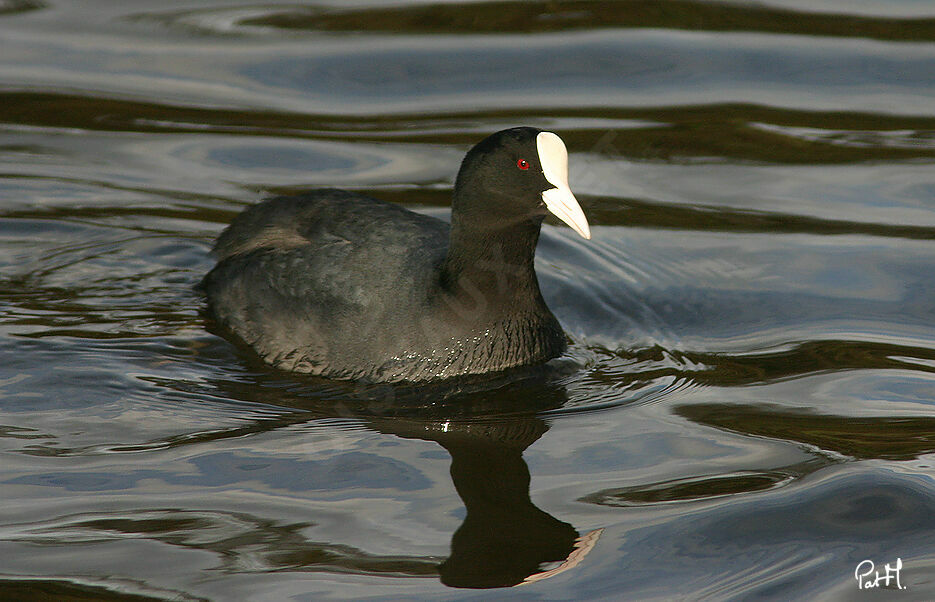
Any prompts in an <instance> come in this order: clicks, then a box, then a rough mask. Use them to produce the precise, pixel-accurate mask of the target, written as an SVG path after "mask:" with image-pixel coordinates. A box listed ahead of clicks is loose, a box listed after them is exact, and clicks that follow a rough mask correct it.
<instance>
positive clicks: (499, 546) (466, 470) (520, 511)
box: [376, 417, 578, 588]
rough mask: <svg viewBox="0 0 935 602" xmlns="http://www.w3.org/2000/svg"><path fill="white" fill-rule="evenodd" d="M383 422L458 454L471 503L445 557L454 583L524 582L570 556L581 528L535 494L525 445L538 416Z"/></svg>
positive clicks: (457, 473)
mask: <svg viewBox="0 0 935 602" xmlns="http://www.w3.org/2000/svg"><path fill="white" fill-rule="evenodd" d="M376 426H377V428H378V429H379V430H381V431H383V432H392V433H395V434H399V435H402V436H413V437H417V438H419V439H425V440H432V441H435V442H437V443H438V444H439V445H441V446H442V447H444V448H445V449H446V450H448V452H449V453H450V454H451V478H452V480H453V481H454V485H455V489H456V490H457V491H458V495H459V496H460V497H461V500H462V501H463V502H464V505H465V507H466V508H467V516H466V517H465V519H464V522H463V523H462V524H461V526H460V527H459V528H458V530H457V531H456V532H455V534H454V536H453V537H452V540H451V555H450V556H449V557H448V559H447V560H445V561H444V562H442V563H441V565H439V573H440V575H441V580H442V582H443V583H445V584H446V585H449V586H452V587H471V588H484V587H503V586H510V585H517V584H519V583H522V582H523V581H524V580H526V579H527V578H529V577H530V576H532V575H535V574H537V573H540V572H541V570H540V567H542V565H543V564H546V563H558V562H565V561H566V560H567V559H568V557H569V556H570V555H571V553H572V552H573V551H574V550H575V545H576V543H577V538H578V532H577V531H575V529H574V527H572V526H571V525H569V524H568V523H566V522H563V521H560V520H558V519H557V518H555V517H553V516H551V515H549V514H547V513H546V512H543V511H542V510H540V509H539V508H537V507H536V506H535V504H533V503H532V500H530V498H529V482H530V477H529V468H528V467H527V465H526V462H525V461H524V460H523V457H522V455H523V451H524V450H525V449H526V448H527V447H529V445H531V444H532V443H533V442H534V441H536V440H537V439H538V438H539V437H540V436H542V434H543V433H544V432H545V431H546V430H547V428H548V427H547V426H546V424H545V422H543V421H542V420H541V419H539V418H535V417H529V418H515V419H510V420H503V421H499V420H498V421H484V422H471V421H467V422H457V421H444V422H433V423H426V422H409V421H382V422H380V423H379V425H376Z"/></svg>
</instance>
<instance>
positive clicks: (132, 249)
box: [0, 0, 935, 600]
mask: <svg viewBox="0 0 935 602" xmlns="http://www.w3.org/2000/svg"><path fill="white" fill-rule="evenodd" d="M397 4H398V3H373V4H371V5H370V6H369V7H368V6H364V7H363V8H360V7H358V8H356V9H354V10H351V9H349V8H348V6H349V5H348V4H344V5H340V6H336V7H334V9H333V10H322V11H319V12H316V11H310V10H305V9H295V8H294V7H283V6H281V5H277V6H269V7H264V6H263V5H258V4H257V3H255V2H254V3H243V6H238V5H234V4H231V5H230V6H229V7H226V8H221V9H216V8H208V9H205V8H203V7H197V6H196V7H192V6H191V5H188V4H186V3H183V2H170V3H168V4H166V3H160V4H158V5H156V4H153V3H152V2H150V1H148V0H140V1H134V2H125V3H120V4H113V3H99V4H92V5H87V4H67V3H65V4H61V5H59V4H55V3H46V4H39V3H29V2H0V35H3V36H4V39H5V42H4V52H3V53H2V55H0V357H2V358H3V361H2V362H0V398H2V399H3V403H2V405H0V454H2V457H3V459H2V462H0V497H2V499H3V500H4V511H3V513H2V517H0V598H10V599H36V598H38V597H40V592H46V593H48V592H52V593H53V595H55V596H58V597H59V598H65V597H66V596H69V595H78V594H79V593H80V594H82V595H85V596H88V595H90V596H92V597H95V596H96V597H98V598H105V599H106V598H109V599H123V598H126V599H140V598H139V597H137V598H133V596H141V597H147V596H148V597H152V598H177V599H235V598H236V599H258V600H261V599H270V600H276V599H284V598H287V597H295V598H296V599H322V598H327V597H331V598H345V599H347V598H351V599H356V598H361V597H364V596H368V597H386V598H396V599H398V598H401V597H402V598H405V597H414V598H422V599H434V598H438V597H441V596H446V597H449V596H457V595H459V594H461V595H470V592H469V591H467V590H464V589H452V588H480V587H498V586H506V585H516V584H518V583H521V582H523V581H524V579H526V578H528V577H529V576H530V575H531V574H533V575H536V574H538V575H539V577H537V578H535V577H534V578H533V581H532V582H531V583H527V584H525V585H523V586H522V587H520V588H519V589H516V590H512V593H515V595H517V596H530V597H548V598H562V599H565V598H574V599H586V598H608V597H617V596H620V595H624V596H625V597H630V598H643V599H653V598H656V599H671V598H672V597H673V596H684V595H691V596H692V597H694V598H703V597H705V596H707V597H709V598H714V599H723V598H731V597H749V596H753V595H760V596H765V597H778V598H783V599H790V598H824V599H850V598H852V597H853V595H854V592H855V591H856V586H857V584H856V581H854V577H853V572H854V568H855V567H856V566H857V564H858V563H859V562H860V561H862V560H864V559H867V558H869V559H872V560H874V562H876V563H877V564H878V565H882V564H884V563H886V562H892V561H894V560H895V559H896V558H897V557H899V558H901V559H902V562H903V565H904V567H905V569H904V574H903V583H904V584H908V586H909V587H910V588H911V594H912V595H913V596H916V597H917V598H919V599H922V598H926V597H929V598H930V597H932V595H933V594H935V589H933V587H935V586H933V585H932V580H931V577H930V575H931V574H932V570H933V569H935V556H933V554H932V550H931V546H930V542H931V539H932V535H933V532H935V523H933V522H932V520H933V519H932V517H935V512H933V505H935V485H933V482H932V477H933V475H935V466H933V458H935V455H933V454H935V437H933V433H935V423H933V420H935V418H933V414H932V403H933V395H932V391H933V390H935V389H933V383H935V376H933V373H935V330H933V324H935V321H933V319H932V316H933V315H935V284H933V282H935V281H933V279H932V277H931V274H932V273H933V272H935V270H933V264H935V248H933V246H932V240H933V238H935V212H933V211H932V208H933V206H935V170H933V168H932V162H933V158H935V145H933V144H932V141H933V140H935V133H933V132H935V104H933V102H932V100H931V99H932V98H933V97H935V79H933V75H932V74H933V73H935V46H933V42H935V26H933V23H935V13H932V11H931V9H930V8H929V7H923V6H921V5H920V4H919V3H914V2H903V3H886V4H883V3H877V2H872V1H863V0H861V1H859V2H854V3H848V5H847V6H843V5H840V4H835V5H834V6H833V7H832V6H826V5H827V3H820V4H819V5H810V6H809V7H805V8H807V9H808V10H811V11H812V12H811V13H804V14H803V13H797V12H795V11H797V10H804V8H803V7H802V5H801V3H799V2H797V1H795V0H789V1H784V2H773V3H769V4H767V5H762V6H761V5H757V6H753V5H747V4H737V5H730V4H728V5H723V4H709V3H704V2H692V1H685V2H671V3H668V4H667V5H666V6H667V7H668V8H669V12H665V11H663V12H660V11H659V9H658V6H660V5H659V4H658V3H652V2H640V1H633V2H619V3H612V2H577V3H569V2H564V1H560V2H551V3H543V2H529V3H517V2H504V3H499V4H496V5H491V6H479V5H472V6H461V5H460V3H459V5H456V6H453V7H447V6H445V5H432V4H428V5H426V4H420V3H409V4H405V5H402V6H399V5H397ZM484 10H490V13H489V14H487V18H486V20H485V19H465V15H470V14H471V13H470V11H484ZM355 11H356V12H355ZM894 15H900V16H901V17H895V16H894ZM485 28H486V29H485ZM517 124H530V125H536V126H539V127H546V128H550V129H553V130H555V131H556V132H558V133H559V134H560V135H561V136H562V138H563V139H565V140H566V142H567V143H568V147H569V150H570V152H571V182H572V187H573V188H574V189H575V190H576V192H577V193H578V194H579V198H580V199H581V200H582V202H583V205H584V207H585V209H586V212H587V213H588V215H589V219H590V220H591V222H592V224H593V225H594V228H593V231H594V238H593V240H592V241H590V242H587V241H582V240H580V239H579V238H577V237H576V236H575V235H574V234H573V233H572V232H570V231H569V230H568V229H567V228H563V227H558V226H554V225H547V226H546V227H545V228H544V230H543V237H542V240H541V242H540V247H539V253H538V256H537V268H538V272H539V275H540V280H541V283H542V288H543V292H544V294H545V296H546V298H547V301H548V302H549V304H550V307H552V309H553V311H554V312H555V313H556V315H557V316H558V317H559V319H560V320H561V322H562V323H563V325H564V327H565V328H566V331H567V332H568V334H569V336H570V337H571V339H572V341H573V344H572V346H571V348H570V349H569V352H568V354H567V355H566V356H565V357H563V358H561V359H560V360H558V361H556V362H553V363H552V364H551V365H549V366H547V367H545V368H544V369H542V370H535V371H531V372H528V373H527V372H524V373H523V374H517V375H509V376H508V377H505V378H502V379H500V380H497V381H494V382H482V383H462V384H460V385H459V387H460V388H458V389H455V390H453V389H452V387H450V386H448V385H444V386H438V387H424V388H419V389H412V388H407V387H402V386H392V387H391V386H381V385H362V384H359V383H358V384H353V383H337V382H328V381H324V380H320V379H310V378H300V377H294V376H290V375H286V374H282V373H277V372H274V371H271V370H269V369H267V368H265V367H263V366H261V365H258V364H257V363H256V361H255V360H254V359H253V358H251V357H250V356H249V355H247V354H246V353H244V352H242V351H241V350H239V349H237V348H235V347H234V346H232V345H231V344H229V343H227V342H226V341H224V340H222V339H219V338H217V337H216V336H214V335H213V334H211V333H210V332H207V331H206V329H205V322H204V318H203V316H202V313H201V310H202V308H203V300H202V299H201V298H200V296H199V295H198V294H197V293H196V292H195V291H194V290H193V286H194V284H195V283H196V282H197V281H198V280H199V279H200V277H201V276H202V275H203V274H204V273H205V272H206V271H207V270H208V269H210V266H211V260H210V258H209V257H208V255H207V251H208V249H209V247H210V244H211V240H212V239H213V237H214V236H215V235H216V234H217V233H218V232H219V231H220V229H221V228H222V227H223V226H224V225H225V224H226V223H228V222H229V221H230V219H231V218H232V217H233V216H234V215H235V214H236V212H238V211H239V210H240V209H241V208H242V207H244V206H245V205H246V204H249V203H252V202H255V201H256V200H257V199H259V198H261V197H262V196H264V195H267V194H272V193H280V192H292V191H296V190H300V189H302V188H304V187H308V186H327V185H337V186H344V187H350V188H353V189H357V190H361V191H364V192H366V193H368V194H371V195H373V196H377V197H381V198H384V199H387V200H391V201H395V202H400V203H403V204H406V205H408V206H411V207H413V208H414V209H416V210H418V211H423V212H426V213H430V214H432V215H436V216H439V217H443V218H444V217H445V216H446V212H447V209H446V206H447V202H448V197H449V194H450V189H451V185H452V181H453V177H454V173H455V171H456V169H457V165H458V162H459V161H460V159H461V157H462V155H463V153H464V151H465V150H466V149H467V148H468V147H469V146H470V145H471V144H472V143H473V142H474V141H476V140H478V139H479V138H480V137H482V136H483V135H484V134H486V133H488V132H491V131H494V130H497V129H502V128H504V127H509V126H512V125H517ZM552 569H558V570H553V571H551V572H544V571H550V570H552ZM905 593H906V592H901V594H905ZM907 599H908V598H907Z"/></svg>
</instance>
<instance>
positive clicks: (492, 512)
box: [266, 373, 598, 588]
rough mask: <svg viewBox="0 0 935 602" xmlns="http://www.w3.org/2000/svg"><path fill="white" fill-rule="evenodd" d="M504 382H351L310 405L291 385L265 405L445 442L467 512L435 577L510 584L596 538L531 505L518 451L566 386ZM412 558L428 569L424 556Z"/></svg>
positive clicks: (568, 562)
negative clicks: (453, 385) (430, 385)
mask: <svg viewBox="0 0 935 602" xmlns="http://www.w3.org/2000/svg"><path fill="white" fill-rule="evenodd" d="M501 384H502V385H503V386H500V387H497V388H495V389H494V390H490V389H489V388H486V387H483V386H481V387H475V386H474V385H473V384H471V383H463V382H462V383H460V384H459V385H458V386H459V388H458V390H457V392H456V393H452V392H451V391H450V390H447V391H446V390H442V389H439V390H430V391H427V390H426V388H425V387H422V388H420V389H418V390H409V389H405V388H400V387H388V386H382V385H378V386H373V387H364V386H361V385H355V386H354V389H353V390H345V391H339V390H335V389H332V390H330V391H329V395H328V397H329V398H330V399H331V401H327V402H325V401H322V397H318V399H317V400H316V401H315V402H314V403H312V402H310V401H309V399H310V398H309V397H308V396H306V395H301V394H299V395H296V393H297V391H295V390H294V389H293V391H292V392H291V394H290V395H287V396H286V397H288V399H283V398H282V397H280V398H279V399H276V400H272V399H270V400H268V401H275V402H276V403H277V405H290V406H299V407H301V408H302V409H305V410H310V411H312V412H314V413H315V414H317V415H318V416H316V417H319V416H322V415H324V416H330V417H338V416H339V417H344V418H351V417H353V418H357V419H362V420H363V421H364V422H365V423H366V424H367V426H369V427H370V428H372V429H374V430H376V431H378V432H381V433H385V434H389V435H395V436H398V437H403V438H407V439H421V440H425V441H434V442H435V443H438V444H439V445H441V446H442V447H443V448H445V450H447V451H448V453H449V454H450V455H451V478H452V481H453V483H454V486H455V489H456V491H457V492H458V495H459V496H460V498H461V500H462V502H463V503H464V506H465V508H466V510H467V514H466V516H465V518H464V522H463V523H462V524H461V526H460V527H459V528H458V529H457V530H456V531H455V533H454V534H453V536H452V541H451V553H450V555H449V556H448V558H447V559H445V560H444V561H443V562H441V563H439V564H438V565H437V570H438V574H439V576H440V578H441V581H442V582H443V583H445V584H446V585H449V586H452V587H464V588H492V587H506V586H513V585H518V584H522V583H525V582H529V581H533V580H537V579H542V578H547V577H549V576H551V575H553V574H556V573H557V572H560V571H562V570H567V569H568V568H571V566H574V565H575V564H577V562H579V561H580V559H581V558H583V556H584V555H586V554H587V552H588V551H589V550H590V549H591V547H592V546H593V544H594V542H596V537H597V535H598V534H597V533H591V534H588V536H586V537H584V538H581V537H579V533H578V532H577V531H576V530H575V528H574V527H573V526H572V525H570V524H568V523H567V522H564V521H562V520H559V519H557V518H555V517H554V516H551V515H550V514H548V513H546V512H544V511H543V510H541V509H540V508H538V507H536V505H535V504H533V502H532V500H531V499H530V495H529V486H530V473H529V467H528V466H527V464H526V461H525V460H524V459H523V452H524V451H525V450H526V448H528V447H529V446H530V445H532V444H533V443H534V442H535V441H537V440H538V439H539V438H540V437H541V436H542V435H543V434H544V433H545V432H546V431H547V430H548V428H549V427H548V425H547V424H546V422H545V421H544V420H543V419H542V418H540V417H539V416H538V413H540V412H542V411H544V410H548V409H553V408H557V407H560V406H561V405H562V404H564V403H565V402H566V400H567V396H566V394H565V390H564V388H563V387H561V386H557V385H556V384H555V383H554V382H551V380H550V379H549V377H548V374H542V373H532V374H527V376H526V377H525V378H522V379H519V380H516V379H515V378H514V380H507V381H505V384H503V383H501ZM485 385H487V387H489V385H490V383H489V382H488V383H485ZM329 386H333V385H329ZM266 390H267V392H269V389H266ZM281 391H282V390H281V389H280V392H281ZM426 399H432V400H437V401H431V402H428V403H427V402H426V401H425V400H426ZM293 560H295V559H293ZM372 560H373V559H372V558H371V561H372ZM411 560H412V561H413V562H416V564H418V565H419V567H420V568H419V569H418V571H417V572H420V573H421V574H423V575H424V564H423V562H422V561H417V560H416V559H411ZM346 561H347V558H346V557H345V559H344V562H345V563H346ZM399 561H400V559H399V558H398V557H397V558H396V566H397V567H399V566H400V565H399ZM295 568H297V567H294V566H293V569H292V570H295ZM413 568H414V569H415V568H416V567H415V566H413ZM404 572H405V571H404Z"/></svg>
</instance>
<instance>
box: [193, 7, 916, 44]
mask: <svg viewBox="0 0 935 602" xmlns="http://www.w3.org/2000/svg"><path fill="white" fill-rule="evenodd" d="M269 12H270V14H268V15H263V16H251V17H248V18H245V19H241V20H240V23H241V24H242V25H262V26H265V27H279V28H283V29H304V30H312V31H316V30H326V31H391V32H401V31H405V32H409V33H445V34H471V33H489V32H496V33H503V32H511V33H536V32H546V31H568V30H575V29H596V28H605V27H621V28H623V27H625V28H639V27H652V28H667V29H687V30H693V31H697V30H708V31H756V32H764V33H796V34H800V35H811V36H832V37H836V36H842V37H867V38H878V39H884V40H932V39H935V19H892V18H886V17H864V16H856V15H842V14H822V13H819V12H817V11H814V12H808V13H802V12H798V11H793V10H788V9H782V8H774V7H769V6H763V5H759V4H728V3H710V2H698V1H693V0H667V1H666V2H658V1H655V0H623V1H618V2H614V3H612V4H611V3H608V2H606V1H600V0H590V1H589V0H533V1H529V0H524V1H523V2H516V1H513V2H509V1H499V2H496V1H495V2H474V3H470V4H464V3H458V4H454V3H452V4H447V3H445V4H442V3H439V4H429V5H416V6H412V5H410V6H405V5H403V6H393V7H388V8H372V7H371V8H364V9H351V10H333V9H330V10H322V9H317V8H306V9H298V10H295V9H290V10H287V11H281V12H276V11H274V10H270V11H269ZM205 25H208V20H207V19H206V20H205Z"/></svg>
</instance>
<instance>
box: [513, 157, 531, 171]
mask: <svg viewBox="0 0 935 602" xmlns="http://www.w3.org/2000/svg"><path fill="white" fill-rule="evenodd" d="M516 167H519V168H520V169H529V161H527V160H526V159H520V160H519V161H517V162H516Z"/></svg>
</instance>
